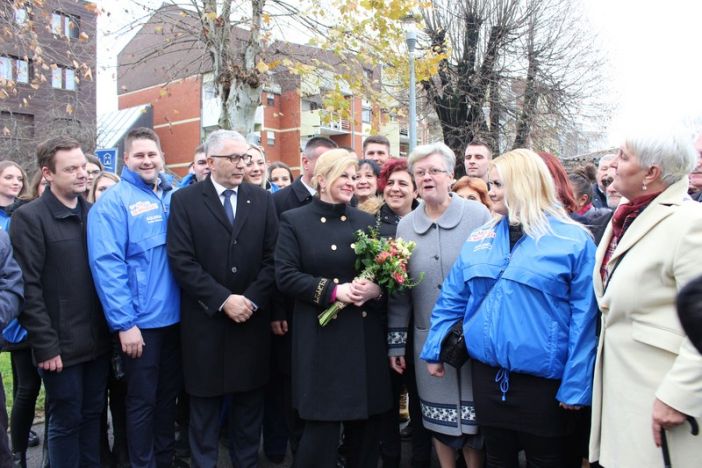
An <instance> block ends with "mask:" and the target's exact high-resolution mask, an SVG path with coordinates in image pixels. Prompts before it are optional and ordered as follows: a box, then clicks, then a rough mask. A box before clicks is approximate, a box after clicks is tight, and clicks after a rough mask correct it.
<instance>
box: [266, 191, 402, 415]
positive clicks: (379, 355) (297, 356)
mask: <svg viewBox="0 0 702 468" xmlns="http://www.w3.org/2000/svg"><path fill="white" fill-rule="evenodd" d="M374 222H375V220H374V218H373V217H372V216H370V215H369V214H367V213H363V212H361V211H359V210H357V209H355V208H352V207H349V206H346V205H330V204H327V203H324V202H322V201H320V200H319V199H315V200H314V201H313V202H312V203H310V204H309V205H306V206H303V207H301V208H297V209H294V210H290V211H287V212H285V213H283V215H282V217H281V224H280V233H279V237H278V245H277V247H276V280H277V283H278V288H279V289H280V291H281V292H283V293H284V294H288V295H290V296H293V297H294V298H295V308H294V316H295V319H294V320H293V332H292V340H293V351H292V381H293V382H292V383H293V406H294V407H295V408H296V409H297V410H298V412H299V413H300V416H301V417H302V418H303V419H310V420H318V421H347V420H358V419H367V418H368V417H369V416H370V415H374V414H380V413H382V412H384V411H387V410H389V409H390V407H391V396H390V377H389V370H388V369H389V367H388V361H387V351H386V344H385V322H386V315H385V310H384V309H383V307H382V302H383V301H377V300H370V301H368V302H367V303H366V304H364V305H363V306H362V307H356V306H353V305H349V306H348V307H346V308H345V309H343V310H342V311H341V312H340V313H339V315H338V318H337V319H335V320H332V322H331V323H330V324H329V325H327V326H326V327H321V326H320V325H319V323H318V320H317V315H318V314H319V313H321V312H322V311H323V310H324V309H325V308H327V307H328V306H329V305H331V297H332V291H333V289H334V286H335V285H337V284H343V283H346V282H349V281H352V280H353V278H354V276H355V275H356V270H355V268H354V262H355V258H356V255H355V253H354V250H353V247H352V244H353V243H354V240H355V232H356V230H358V229H363V230H367V229H368V227H369V226H371V227H372V226H373V224H374Z"/></svg>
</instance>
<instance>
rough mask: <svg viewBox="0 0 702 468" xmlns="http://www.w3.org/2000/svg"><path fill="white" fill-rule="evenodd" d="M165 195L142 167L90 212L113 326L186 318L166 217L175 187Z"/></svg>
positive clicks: (164, 182) (96, 267)
mask: <svg viewBox="0 0 702 468" xmlns="http://www.w3.org/2000/svg"><path fill="white" fill-rule="evenodd" d="M159 187H160V189H161V194H162V196H161V197H159V196H158V195H157V194H156V193H154V192H153V190H152V187H151V186H150V185H147V184H146V183H145V182H144V181H143V180H142V179H141V178H140V177H139V176H138V175H137V174H136V173H134V172H132V171H130V170H129V169H128V168H126V167H125V168H124V169H123V170H122V181H121V182H120V183H119V184H117V185H115V186H114V187H113V188H111V189H110V190H108V191H107V192H105V194H104V195H103V196H102V197H100V200H99V202H98V203H96V204H95V205H94V206H93V208H92V209H91V210H90V214H89V215H88V255H89V258H90V268H91V270H92V272H93V278H94V280H95V288H96V289H97V292H98V296H100V301H101V302H102V306H103V309H104V310H105V316H106V318H107V323H108V324H109V326H110V328H111V329H112V330H113V331H124V330H128V329H130V328H132V327H133V326H134V325H137V326H138V327H139V328H161V327H166V326H169V325H173V324H175V323H178V322H179V320H180V290H179V289H178V286H177V285H176V282H175V279H174V278H173V274H172V273H171V269H170V266H169V264H168V255H167V253H166V224H167V223H166V220H167V218H168V213H169V208H170V203H171V194H172V192H173V190H172V187H171V185H170V183H169V181H168V179H167V178H166V177H164V176H160V182H159Z"/></svg>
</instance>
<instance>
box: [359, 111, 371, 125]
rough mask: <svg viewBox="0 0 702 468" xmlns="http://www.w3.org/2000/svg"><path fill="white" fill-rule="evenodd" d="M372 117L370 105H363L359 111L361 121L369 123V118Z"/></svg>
mask: <svg viewBox="0 0 702 468" xmlns="http://www.w3.org/2000/svg"><path fill="white" fill-rule="evenodd" d="M372 117H373V111H372V110H371V108H370V107H364V108H363V110H362V111H361V120H363V123H367V124H369V123H371V118H372Z"/></svg>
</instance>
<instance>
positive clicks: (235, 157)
mask: <svg viewBox="0 0 702 468" xmlns="http://www.w3.org/2000/svg"><path fill="white" fill-rule="evenodd" d="M207 157H209V158H222V159H228V160H229V162H230V163H232V164H238V163H239V161H244V164H248V163H249V162H251V155H250V154H237V153H233V154H208V155H207Z"/></svg>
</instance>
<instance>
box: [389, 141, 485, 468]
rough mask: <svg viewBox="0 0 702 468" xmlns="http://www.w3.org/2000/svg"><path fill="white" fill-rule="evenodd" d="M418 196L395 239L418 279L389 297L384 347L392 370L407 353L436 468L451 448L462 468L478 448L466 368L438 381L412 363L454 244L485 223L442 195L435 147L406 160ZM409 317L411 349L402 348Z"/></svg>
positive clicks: (441, 156)
mask: <svg viewBox="0 0 702 468" xmlns="http://www.w3.org/2000/svg"><path fill="white" fill-rule="evenodd" d="M408 164H409V171H410V173H411V174H412V175H413V177H414V179H415V182H416V184H417V189H418V191H419V196H420V197H421V198H422V202H421V203H420V205H419V206H418V207H417V208H416V209H415V210H414V211H412V212H411V213H410V214H408V215H407V216H405V217H404V218H402V220H401V221H400V224H399V225H398V227H397V237H399V238H402V239H404V240H408V241H409V240H412V241H415V242H416V244H417V247H416V249H415V250H414V253H413V255H412V258H411V259H410V263H409V272H410V275H411V277H412V278H418V277H419V275H420V273H421V272H423V273H424V279H423V280H422V282H421V283H420V284H419V285H418V286H417V287H415V288H414V289H412V290H411V291H410V292H409V293H402V294H394V295H393V296H392V297H390V299H389V304H388V349H389V351H388V352H389V356H390V366H391V367H392V368H393V370H395V372H398V373H400V374H401V373H402V372H403V371H404V369H405V365H406V363H405V359H404V356H405V353H406V352H411V353H414V354H413V356H414V363H415V370H416V373H417V386H418V389H419V397H420V400H421V406H422V420H423V423H424V426H425V427H426V428H427V429H429V430H430V431H432V435H433V439H434V447H435V449H436V452H437V455H438V457H439V461H440V463H441V467H442V468H453V467H454V466H455V460H456V455H455V451H456V450H462V451H463V454H464V456H465V458H466V464H467V466H468V468H472V467H477V466H479V464H480V452H479V451H478V450H477V449H480V448H481V445H482V444H481V442H480V440H479V438H478V437H476V434H477V432H478V426H477V420H476V418H475V407H474V405H473V389H472V385H471V375H470V366H469V365H464V366H463V367H462V368H461V369H458V370H457V369H454V368H448V367H447V370H446V375H445V376H444V378H442V379H438V378H435V377H432V376H431V375H429V373H428V372H427V369H426V366H425V364H424V363H423V362H422V361H421V360H420V359H418V356H419V352H420V351H421V350H422V347H423V346H424V341H425V340H426V337H427V333H428V331H429V325H430V317H431V311H432V308H433V307H434V302H435V301H436V299H437V297H438V296H439V291H440V289H441V284H442V283H443V281H444V277H445V276H446V275H447V274H448V273H449V271H450V270H451V267H452V266H453V263H454V261H455V260H456V258H457V257H458V254H459V253H460V251H461V246H462V245H463V243H464V242H465V240H466V239H467V238H468V235H469V234H470V233H471V231H473V230H474V229H476V228H478V227H480V226H482V225H483V224H485V223H486V222H488V221H489V220H490V213H489V212H488V210H487V209H486V208H485V207H484V206H483V205H482V204H480V203H478V202H475V201H472V200H464V199H462V198H460V197H458V196H456V195H454V194H452V193H450V187H451V181H452V179H453V168H454V167H455V165H456V156H455V155H454V153H453V151H451V149H449V147H448V146H446V145H445V144H443V143H433V144H430V145H423V146H419V147H417V148H416V149H415V150H414V151H413V152H412V154H410V156H409V160H408ZM410 316H412V317H413V318H414V321H413V322H414V325H413V330H411V333H412V334H413V335H412V338H413V339H414V344H413V348H414V349H412V350H407V351H406V350H405V346H406V344H407V334H408V324H409V321H410Z"/></svg>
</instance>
